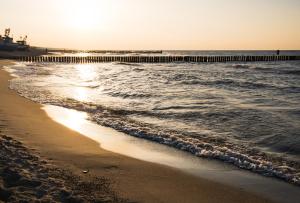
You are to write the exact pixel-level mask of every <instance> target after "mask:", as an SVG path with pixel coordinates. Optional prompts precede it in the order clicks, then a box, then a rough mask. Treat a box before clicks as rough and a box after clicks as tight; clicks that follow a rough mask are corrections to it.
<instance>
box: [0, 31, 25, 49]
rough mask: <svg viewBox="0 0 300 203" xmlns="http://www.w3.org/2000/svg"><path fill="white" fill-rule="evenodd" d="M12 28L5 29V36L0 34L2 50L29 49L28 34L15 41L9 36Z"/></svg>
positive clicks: (0, 47)
mask: <svg viewBox="0 0 300 203" xmlns="http://www.w3.org/2000/svg"><path fill="white" fill-rule="evenodd" d="M9 35H10V29H9V28H8V29H5V33H4V36H2V35H0V51H27V50H29V45H27V42H26V40H27V36H25V37H23V38H22V37H21V39H20V40H18V41H16V42H14V39H13V38H12V37H10V36H9Z"/></svg>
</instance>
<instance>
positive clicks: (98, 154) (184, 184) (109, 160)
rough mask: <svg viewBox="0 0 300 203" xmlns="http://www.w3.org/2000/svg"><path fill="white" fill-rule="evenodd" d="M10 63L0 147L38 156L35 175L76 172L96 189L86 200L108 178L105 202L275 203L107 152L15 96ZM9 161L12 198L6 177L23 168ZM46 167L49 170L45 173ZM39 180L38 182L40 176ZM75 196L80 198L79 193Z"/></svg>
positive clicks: (3, 77) (0, 180)
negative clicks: (54, 170) (43, 170)
mask: <svg viewBox="0 0 300 203" xmlns="http://www.w3.org/2000/svg"><path fill="white" fill-rule="evenodd" d="M10 63H11V62H10V61H4V60H2V61H1V60H0V132H1V140H0V141H1V144H2V145H3V146H5V147H6V146H7V145H8V144H7V143H9V142H10V141H9V140H13V141H11V142H15V143H17V144H16V146H14V147H18V146H22V147H24V150H25V151H26V153H29V154H33V155H30V156H32V157H39V158H38V159H39V161H37V162H34V163H33V162H30V163H32V165H31V167H33V169H32V170H33V171H35V169H36V170H38V171H39V170H41V169H42V168H43V167H47V164H50V165H51V167H54V168H57V171H70V173H71V174H72V176H73V177H78V178H79V179H80V181H82V182H89V183H91V184H90V185H92V187H90V189H89V191H86V193H85V194H82V193H84V191H82V193H81V194H80V195H82V196H84V195H89V194H91V193H93V192H97V191H98V192H99V188H98V187H96V186H95V185H97V183H96V182H95V180H96V179H97V177H98V178H100V180H102V179H103V178H104V179H105V180H103V182H100V183H99V184H102V185H105V184H106V185H108V186H107V187H105V188H108V189H107V191H108V192H107V193H105V192H104V193H103V192H102V193H101V192H100V193H99V196H101V194H102V195H103V194H104V197H107V198H108V199H107V200H108V201H119V200H120V201H123V200H124V201H125V199H126V201H131V202H132V201H133V202H269V201H267V200H265V199H263V198H261V197H258V196H256V195H253V194H251V193H248V192H246V191H243V190H241V189H239V188H233V187H230V186H226V185H222V184H219V183H215V182H212V181H208V180H205V179H201V178H198V177H194V176H192V175H188V174H185V173H183V172H180V171H178V170H175V169H173V168H170V167H166V166H161V165H158V164H153V163H148V162H144V161H140V160H136V159H133V158H129V157H125V156H122V155H119V154H115V153H112V152H109V151H105V150H103V149H101V148H100V147H99V144H98V143H97V142H95V141H93V140H90V139H88V138H87V137H85V136H82V135H81V134H79V133H77V132H74V131H72V130H70V129H68V128H67V127H64V126H62V125H60V124H58V123H56V122H54V121H53V120H51V119H50V118H49V117H48V116H47V114H46V113H45V112H44V111H43V110H42V109H41V107H42V105H40V104H37V103H34V102H32V101H30V100H27V99H25V98H23V97H21V96H19V95H18V94H17V93H16V92H14V91H12V90H10V89H9V88H8V86H9V80H10V79H11V76H9V74H8V73H7V72H6V71H4V70H2V68H1V66H4V65H9V64H10ZM7 147H8V148H9V146H7ZM10 147H12V146H10ZM2 148H3V147H1V150H2ZM1 153H2V156H3V157H4V158H6V159H8V160H9V159H10V158H11V157H9V156H17V155H16V154H13V153H12V151H11V153H7V154H6V155H5V154H3V153H4V152H2V151H1ZM20 153H22V150H21V152H20ZM5 156H6V157H5ZM30 156H28V157H30ZM4 158H2V159H3V160H1V161H2V162H1V170H0V172H1V176H0V186H1V190H3V191H6V194H12V193H10V192H11V190H12V189H13V186H11V187H9V185H7V183H5V181H4V175H3V174H4V172H3V171H4V170H11V171H16V170H17V168H15V167H16V166H15V163H12V164H8V163H6V162H5V160H4ZM17 159H20V160H19V161H23V160H26V159H27V158H26V156H25V157H18V158H17ZM25 162H26V161H25ZM43 163H47V164H45V166H43V167H42V166H41V165H42V164H43ZM49 170H50V169H49ZM83 171H88V173H83ZM23 172H24V171H23ZM39 173H40V172H39ZM45 174H47V173H46V172H45ZM59 174H61V176H60V175H59ZM19 175H20V174H19ZM40 175H41V174H40ZM54 175H55V174H54ZM23 176H24V177H27V176H26V175H23ZM63 176H65V175H64V173H63V172H62V173H56V175H55V177H56V178H57V179H58V180H59V181H60V182H61V184H62V185H64V184H65V185H66V186H65V187H66V188H67V191H69V192H72V188H73V187H71V186H72V184H74V183H68V181H65V180H64V178H63ZM28 177H30V176H28ZM34 177H35V178H36V179H38V176H37V175H36V176H35V175H34ZM95 178H96V179H95ZM101 178H102V179H101ZM79 179H78V180H79ZM76 180H77V179H76ZM37 182H39V184H38V185H36V187H34V188H35V189H34V190H39V189H40V187H41V186H42V185H43V180H37ZM92 183H93V184H92ZM68 184H69V185H68ZM94 186H95V187H94ZM93 187H94V188H93ZM70 188H71V189H70ZM77 190H78V188H77ZM93 190H94V191H93ZM35 192H36V191H35ZM78 192H79V191H77V193H78ZM74 193H76V190H75V189H74ZM77 193H76V194H77ZM47 194H48V193H47ZM120 197H122V199H121V198H120ZM49 198H51V196H49ZM95 198H96V197H95Z"/></svg>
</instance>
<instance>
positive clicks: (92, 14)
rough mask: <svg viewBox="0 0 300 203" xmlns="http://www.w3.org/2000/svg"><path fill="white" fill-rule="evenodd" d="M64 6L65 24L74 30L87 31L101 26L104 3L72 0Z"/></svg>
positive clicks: (92, 0) (93, 0)
mask: <svg viewBox="0 0 300 203" xmlns="http://www.w3.org/2000/svg"><path fill="white" fill-rule="evenodd" d="M67 2H68V3H66V5H65V8H66V9H65V11H64V12H65V19H66V24H67V25H68V26H70V27H72V28H75V29H81V30H87V29H95V28H99V27H100V26H103V24H104V21H105V16H106V13H105V6H106V5H105V2H104V1H97V0H86V1H84V0H73V1H67Z"/></svg>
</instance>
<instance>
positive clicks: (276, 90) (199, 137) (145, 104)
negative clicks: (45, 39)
mask: <svg viewBox="0 0 300 203" xmlns="http://www.w3.org/2000/svg"><path fill="white" fill-rule="evenodd" d="M174 53H175V54H185V55H187V54H191V55H201V54H206V55H207V54H216V55H219V54H223V55H230V54H245V52H239V53H236V52H219V53H218V52H214V53H204V52H174V51H170V52H165V53H164V54H174ZM251 53H252V52H251ZM253 53H255V54H261V53H258V52H257V53H256V52H253ZM270 53H271V52H266V53H265V54H270ZM293 54H294V55H299V52H293ZM9 69H10V71H11V72H12V73H13V74H14V75H15V76H17V77H16V78H15V79H13V80H12V81H11V83H10V87H11V88H12V89H14V90H16V91H17V92H18V93H20V94H21V95H22V96H24V97H26V98H29V99H32V100H34V101H36V102H39V103H42V104H52V105H57V106H63V107H67V108H71V109H76V110H80V111H85V112H87V113H88V114H89V115H90V119H91V120H92V121H94V122H96V123H98V124H100V125H104V126H108V127H111V128H114V129H116V130H118V131H122V132H125V133H127V134H129V135H131V136H135V137H140V138H143V139H148V140H152V141H154V142H159V143H161V144H164V145H168V146H170V147H174V148H177V149H180V150H184V151H188V152H190V153H192V154H194V155H195V156H199V157H205V158H211V159H218V160H220V161H225V162H228V163H230V164H234V165H236V166H237V167H240V168H244V169H247V170H251V171H253V172H256V173H260V174H262V175H266V176H273V177H277V178H280V179H283V180H285V181H288V182H291V183H295V184H297V185H300V61H286V62H284V61H281V62H251V63H240V62H236V63H235V62H232V63H207V64H203V63H169V64H142V63H141V64H133V63H132V64H131V63H99V64H63V63H60V64H55V63H18V64H17V65H14V66H11V67H9Z"/></svg>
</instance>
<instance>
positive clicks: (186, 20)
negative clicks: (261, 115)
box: [0, 0, 300, 50]
mask: <svg viewBox="0 0 300 203" xmlns="http://www.w3.org/2000/svg"><path fill="white" fill-rule="evenodd" d="M0 5H1V6H0V32H1V34H3V33H4V29H5V28H11V32H12V34H13V35H14V37H15V39H18V38H19V36H21V35H22V36H24V35H28V41H29V43H30V44H31V45H33V46H42V47H52V48H72V49H106V50H107V49H117V50H120V49H123V50H124V49H125V50H131V49H134V50H143V49H144V50H145V49H158V50H277V49H281V50H284V49H288V50H299V49H300V0H251V1H249V0H247V1H246V0H0ZM2 32H3V33H2Z"/></svg>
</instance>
